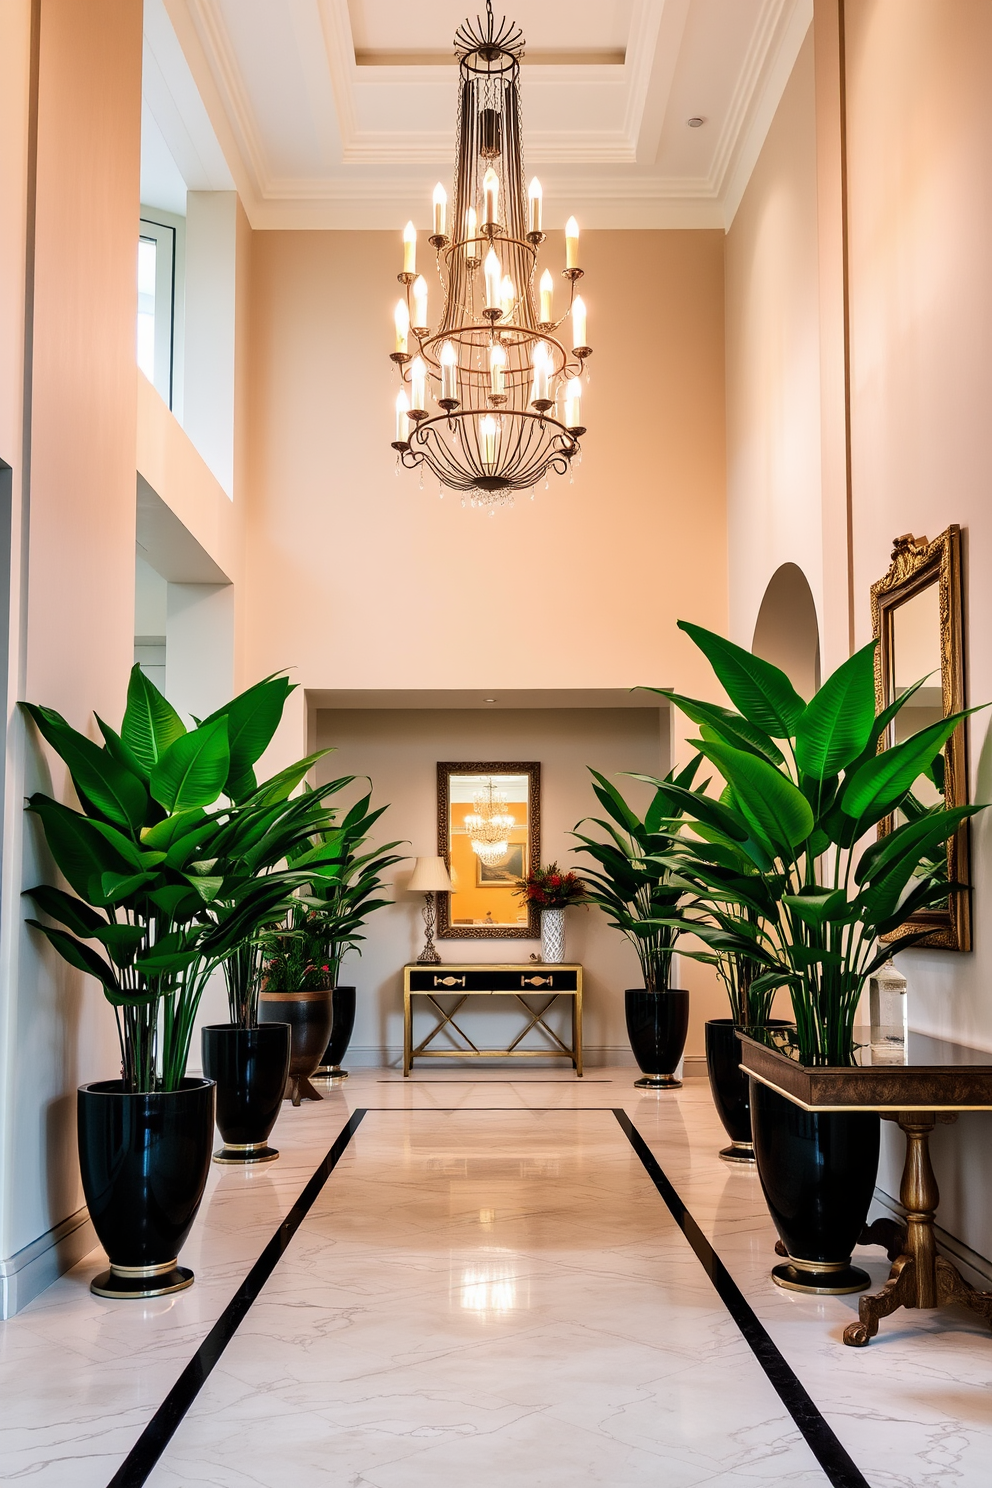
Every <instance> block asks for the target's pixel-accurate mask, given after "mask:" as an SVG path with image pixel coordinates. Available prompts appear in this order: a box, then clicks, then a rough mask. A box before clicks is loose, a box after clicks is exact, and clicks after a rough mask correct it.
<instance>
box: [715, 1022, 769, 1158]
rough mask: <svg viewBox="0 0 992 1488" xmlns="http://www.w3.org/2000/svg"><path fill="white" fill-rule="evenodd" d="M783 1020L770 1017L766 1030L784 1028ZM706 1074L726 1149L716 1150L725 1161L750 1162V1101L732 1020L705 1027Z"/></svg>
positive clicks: (751, 1156)
mask: <svg viewBox="0 0 992 1488" xmlns="http://www.w3.org/2000/svg"><path fill="white" fill-rule="evenodd" d="M789 1026H790V1025H789V1024H788V1023H787V1022H786V1020H785V1019H784V1018H770V1019H769V1020H768V1022H767V1024H766V1025H765V1027H767V1028H788V1027H789ZM706 1073H707V1074H708V1075H709V1079H710V1091H711V1093H712V1096H713V1104H714V1105H715V1106H716V1112H717V1115H718V1116H719V1118H720V1120H721V1121H722V1122H723V1127H724V1130H725V1132H726V1133H727V1136H728V1137H729V1138H730V1146H729V1147H723V1148H721V1149H720V1156H721V1157H722V1158H723V1159H724V1161H725V1162H732V1163H749V1164H750V1163H753V1162H754V1143H753V1142H752V1140H751V1101H750V1092H749V1090H748V1084H749V1082H748V1077H747V1075H746V1074H745V1073H744V1071H743V1070H742V1069H741V1045H740V1039H739V1037H738V1034H737V1028H736V1025H735V1024H734V1020H733V1018H711V1019H710V1020H709V1022H708V1023H707V1024H706Z"/></svg>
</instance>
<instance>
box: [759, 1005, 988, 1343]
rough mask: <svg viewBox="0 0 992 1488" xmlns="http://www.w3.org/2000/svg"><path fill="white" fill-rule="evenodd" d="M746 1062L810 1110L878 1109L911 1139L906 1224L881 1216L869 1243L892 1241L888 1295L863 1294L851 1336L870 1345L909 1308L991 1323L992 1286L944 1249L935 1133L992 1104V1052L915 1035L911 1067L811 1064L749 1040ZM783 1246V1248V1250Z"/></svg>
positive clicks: (863, 1054)
mask: <svg viewBox="0 0 992 1488" xmlns="http://www.w3.org/2000/svg"><path fill="white" fill-rule="evenodd" d="M741 1051H742V1053H741V1064H742V1068H743V1069H744V1070H745V1071H746V1072H747V1074H749V1075H750V1076H751V1078H752V1079H753V1080H760V1081H761V1083H762V1084H764V1085H768V1086H769V1087H770V1088H771V1089H772V1090H777V1091H778V1092H779V1094H780V1095H784V1096H785V1097H786V1098H787V1099H788V1100H791V1101H793V1102H794V1104H796V1105H797V1106H801V1107H802V1109H803V1110H805V1111H877V1112H878V1114H879V1115H880V1116H882V1117H883V1118H884V1119H885V1120H887V1121H897V1122H898V1123H899V1127H900V1129H901V1130H902V1132H903V1133H904V1135H905V1137H906V1159H905V1163H904V1165H903V1172H902V1182H901V1186H900V1190H899V1199H900V1203H901V1204H902V1207H903V1208H904V1209H905V1211H906V1223H905V1227H903V1226H902V1225H899V1224H897V1223H895V1222H894V1221H892V1220H887V1219H882V1220H876V1221H875V1223H874V1224H872V1225H869V1226H868V1227H867V1229H866V1230H865V1231H864V1233H863V1234H862V1236H861V1243H862V1244H875V1245H882V1246H884V1247H885V1249H886V1251H887V1253H888V1257H889V1260H890V1261H891V1262H892V1270H891V1271H890V1272H889V1279H888V1281H887V1282H886V1283H885V1285H884V1286H883V1287H882V1289H881V1291H879V1292H874V1293H866V1294H864V1295H863V1296H862V1297H861V1298H860V1299H859V1302H858V1321H857V1322H856V1323H849V1324H848V1326H847V1327H846V1328H845V1329H844V1342H845V1343H846V1344H848V1345H849V1346H850V1347H851V1348H864V1347H865V1345H866V1344H867V1343H869V1342H870V1340H871V1339H872V1338H874V1336H875V1334H876V1333H877V1332H878V1325H879V1323H880V1321H881V1319H882V1318H884V1317H888V1316H889V1315H890V1314H891V1313H893V1312H895V1311H897V1309H898V1308H900V1307H946V1306H948V1305H949V1304H951V1303H954V1302H958V1303H961V1304H963V1305H964V1306H965V1307H968V1308H970V1309H971V1311H972V1312H977V1313H978V1314H979V1315H980V1316H981V1317H983V1318H984V1319H985V1321H986V1322H987V1323H989V1324H990V1325H992V1292H979V1291H976V1289H975V1288H974V1287H973V1286H971V1285H969V1283H968V1282H967V1281H965V1279H964V1277H963V1276H962V1275H961V1273H960V1272H959V1271H958V1269H957V1267H956V1266H953V1265H952V1264H951V1262H950V1261H949V1260H947V1258H946V1256H942V1255H938V1254H937V1247H936V1242H935V1239H934V1216H935V1215H936V1212H937V1205H938V1203H939V1201H940V1191H939V1189H938V1187H937V1179H936V1177H935V1176H934V1171H933V1165H932V1163H931V1161H930V1133H931V1132H932V1131H933V1129H934V1126H935V1125H936V1124H937V1122H943V1123H950V1122H953V1121H956V1120H957V1118H958V1114H959V1112H961V1111H989V1110H992V1055H990V1054H988V1053H986V1052H985V1051H983V1050H980V1049H970V1048H968V1047H966V1046H963V1045H960V1044H952V1043H949V1042H948V1041H946V1040H944V1039H936V1038H930V1037H929V1036H928V1035H925V1034H917V1033H911V1034H910V1035H909V1042H908V1045H907V1057H906V1062H905V1063H904V1064H877V1065H874V1064H872V1063H871V1062H870V1059H871V1055H870V1051H868V1050H861V1051H859V1058H864V1061H865V1062H864V1063H859V1064H855V1065H851V1066H849V1067H815V1068H814V1067H812V1066H808V1065H802V1064H800V1063H799V1062H798V1060H797V1059H796V1058H794V1057H792V1056H790V1055H789V1054H787V1053H785V1052H783V1051H782V1050H781V1049H776V1048H771V1047H769V1046H768V1045H767V1044H765V1043H762V1042H761V1041H760V1040H756V1039H753V1038H750V1037H749V1036H748V1035H746V1034H744V1035H742V1036H741ZM776 1248H777V1247H776Z"/></svg>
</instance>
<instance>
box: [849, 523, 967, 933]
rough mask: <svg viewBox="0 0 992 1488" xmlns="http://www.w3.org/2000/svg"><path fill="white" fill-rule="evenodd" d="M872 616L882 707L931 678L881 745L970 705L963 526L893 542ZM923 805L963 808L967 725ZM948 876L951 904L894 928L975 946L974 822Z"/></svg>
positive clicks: (955, 843) (921, 794)
mask: <svg viewBox="0 0 992 1488" xmlns="http://www.w3.org/2000/svg"><path fill="white" fill-rule="evenodd" d="M871 613H872V623H873V625H874V630H875V636H876V637H877V639H878V640H879V642H880V644H879V647H878V650H877V652H876V655H875V691H876V697H877V702H878V707H879V709H882V708H885V707H888V705H889V704H890V703H892V702H894V701H895V700H896V698H898V697H901V696H902V694H903V693H905V692H906V691H907V690H908V689H909V688H911V687H913V685H914V684H915V683H917V682H919V680H920V678H921V677H923V678H926V680H925V681H924V682H923V685H922V686H921V687H920V688H919V689H918V690H917V691H916V692H915V693H914V695H913V697H912V699H911V700H910V701H909V702H908V703H907V704H906V706H905V707H904V708H902V709H901V710H900V711H899V712H898V713H897V714H896V717H895V719H894V720H893V722H892V723H891V724H890V725H889V729H888V732H887V735H886V736H884V737H883V740H882V741H881V742H882V745H883V746H884V745H890V744H896V743H899V742H900V740H902V739H905V738H908V737H909V735H910V734H915V733H917V732H918V731H919V730H920V729H921V728H926V726H927V725H928V724H930V723H935V722H936V721H937V720H938V719H940V718H943V717H946V716H947V715H948V714H949V713H957V712H959V711H960V710H961V709H962V708H964V707H966V706H967V705H966V702H965V674H964V598H963V592H962V584H961V529H960V527H958V526H957V525H954V526H951V527H948V529H947V531H946V532H942V533H941V534H940V536H939V537H936V538H934V540H933V542H927V539H926V538H925V537H913V536H912V535H911V534H909V533H907V534H906V535H905V536H904V537H897V538H896V539H895V541H894V543H893V547H892V564H891V566H890V568H889V571H888V573H887V574H886V575H885V577H884V578H882V579H879V581H878V583H876V584H873V585H872V588H871ZM913 794H914V797H915V799H916V802H917V803H918V804H919V806H922V807H924V808H926V807H928V806H935V805H937V804H938V803H940V802H941V801H943V802H944V803H946V805H947V806H949V807H951V806H964V805H966V804H967V801H968V770H967V753H966V738H965V729H964V725H963V724H960V725H959V726H958V727H957V728H956V729H955V730H954V733H953V734H952V735H951V737H950V739H949V741H948V743H947V744H946V745H945V747H944V750H943V756H942V764H941V763H939V762H938V765H937V768H935V770H934V771H933V778H932V779H931V778H930V777H929V776H927V777H921V779H920V780H919V781H918V782H917V784H916V786H915V787H914V791H913ZM892 827H893V819H892V817H887V818H886V819H885V820H884V821H882V822H880V823H879V828H878V830H879V834H880V835H884V833H886V832H889V831H891V830H892ZM947 877H948V880H949V882H951V883H957V884H961V885H962V886H963V887H962V888H960V889H956V890H953V891H951V892H950V893H949V894H948V898H947V906H946V908H944V907H943V906H941V907H939V908H933V909H928V910H922V911H920V912H919V913H917V914H914V915H912V916H911V917H910V919H909V920H908V921H907V923H906V924H905V925H903V926H901V927H900V928H899V929H898V930H896V931H894V932H893V936H892V937H886V938H895V937H896V936H899V935H902V934H904V933H905V932H906V931H907V930H910V929H913V930H927V931H928V934H927V936H926V939H925V940H923V941H921V942H920V944H922V945H927V946H940V947H942V948H943V949H944V950H951V951H970V950H971V892H970V877H969V852H968V823H967V822H963V823H962V824H961V826H960V827H959V829H958V831H957V832H956V833H955V834H954V836H953V837H952V838H950V840H949V842H948V844H947Z"/></svg>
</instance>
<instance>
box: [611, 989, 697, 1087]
mask: <svg viewBox="0 0 992 1488" xmlns="http://www.w3.org/2000/svg"><path fill="white" fill-rule="evenodd" d="M623 997H624V1009H625V1011H626V1014H627V1037H628V1038H629V1039H630V1047H631V1048H632V1049H633V1051H634V1058H635V1059H636V1060H637V1063H638V1064H639V1065H640V1067H641V1070H642V1071H643V1078H642V1079H640V1080H635V1081H634V1084H635V1085H638V1086H640V1087H641V1088H642V1089H645V1090H677V1089H678V1087H679V1086H680V1085H681V1084H682V1081H681V1080H680V1079H678V1078H677V1076H676V1074H675V1071H676V1070H677V1069H678V1065H679V1060H680V1059H681V1058H682V1051H683V1049H684V1048H685V1039H686V1034H687V1033H688V1031H689V994H688V992H687V991H686V990H685V988H684V987H671V988H669V990H668V991H667V992H648V991H646V990H645V989H644V988H643V987H633V988H628V989H627V991H626V992H625V993H624V994H623Z"/></svg>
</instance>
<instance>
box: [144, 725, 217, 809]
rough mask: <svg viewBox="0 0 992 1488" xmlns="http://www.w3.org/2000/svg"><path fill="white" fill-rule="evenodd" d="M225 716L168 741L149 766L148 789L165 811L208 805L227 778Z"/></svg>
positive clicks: (214, 799)
mask: <svg viewBox="0 0 992 1488" xmlns="http://www.w3.org/2000/svg"><path fill="white" fill-rule="evenodd" d="M230 761H231V754H230V750H229V749H228V747H227V720H226V719H225V718H218V719H216V720H215V721H214V722H213V723H204V724H201V725H200V727H199V728H196V729H193V730H192V731H191V732H190V733H188V734H183V735H182V736H181V738H178V739H176V740H175V742H174V743H172V744H170V745H169V747H168V749H167V750H166V751H165V753H164V754H163V755H162V757H161V758H160V759H159V761H158V763H157V764H156V766H155V768H154V769H153V770H152V773H151V779H150V781H149V789H150V790H151V793H152V795H153V796H154V797H155V800H156V801H158V802H159V803H160V805H162V806H164V807H165V809H166V810H167V811H170V812H176V811H188V810H189V809H190V808H191V807H193V806H211V805H213V803H214V801H216V799H217V797H218V796H219V795H220V793H221V791H222V790H223V789H224V782H225V780H226V779H227V772H228V768H229V766H230Z"/></svg>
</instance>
